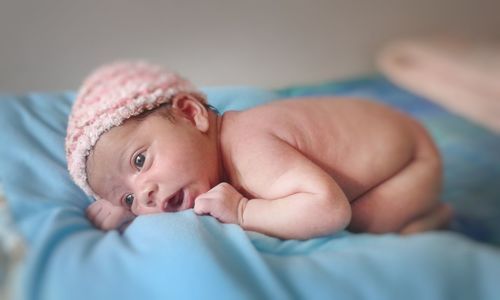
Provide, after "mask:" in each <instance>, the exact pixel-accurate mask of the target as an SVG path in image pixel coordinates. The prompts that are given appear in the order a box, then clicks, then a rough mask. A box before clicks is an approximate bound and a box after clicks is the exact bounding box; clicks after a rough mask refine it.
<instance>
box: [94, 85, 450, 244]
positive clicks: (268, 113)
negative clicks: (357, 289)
mask: <svg viewBox="0 0 500 300" xmlns="http://www.w3.org/2000/svg"><path fill="white" fill-rule="evenodd" d="M170 110H171V112H172V115H173V117H174V121H173V122H172V121H171V120H168V119H167V118H165V117H163V116H160V115H159V114H158V113H157V112H154V113H152V114H151V115H150V116H148V117H146V118H145V119H144V120H141V121H135V120H130V121H127V122H125V123H124V124H123V125H121V126H119V127H115V128H113V129H112V130H110V131H109V132H108V133H106V134H104V135H103V136H102V137H101V138H100V140H99V141H98V143H97V145H96V147H95V148H94V151H93V152H92V154H91V155H90V157H89V159H88V162H87V169H88V173H89V184H90V186H91V187H92V188H93V190H94V191H95V192H96V193H97V194H98V195H99V196H100V197H101V198H102V199H99V200H98V201H96V202H95V203H94V204H92V205H91V206H90V207H89V209H88V212H87V213H88V216H89V218H90V219H91V220H92V222H93V223H94V224H95V225H96V226H97V227H99V228H103V229H112V228H117V227H118V226H119V225H120V224H122V223H123V222H124V221H125V220H130V219H131V218H133V216H135V215H140V214H148V213H158V212H163V211H179V210H184V209H189V208H193V209H194V211H195V212H196V213H198V214H209V215H212V216H214V217H215V218H217V219H218V220H220V221H221V222H224V223H236V224H239V225H240V226H241V227H243V228H244V229H246V230H253V231H258V232H261V233H265V234H268V235H271V236H276V237H279V238H287V239H288V238H293V239H307V238H311V237H316V236H322V235H327V234H331V233H334V232H337V231H339V230H342V229H345V228H348V229H349V230H352V231H356V232H372V233H384V232H400V233H403V234H410V233H415V232H421V231H425V230H431V229H436V228H439V227H442V226H444V225H445V224H446V223H447V222H448V220H449V218H450V216H451V210H450V208H449V207H448V206H447V205H443V204H440V203H439V202H438V195H439V190H440V187H441V176H442V174H441V172H442V170H441V159H440V157H439V153H438V151H437V149H436V147H435V145H434V144H433V142H432V140H431V138H430V137H429V135H428V134H427V133H426V131H425V130H424V129H423V128H422V126H421V125H419V124H418V123H417V122H416V121H414V120H413V119H411V118H409V117H408V116H406V115H404V114H403V113H400V112H397V111H395V110H393V109H391V108H389V107H386V106H383V105H381V104H376V103H374V102H371V101H365V100H354V99H335V100H333V99H295V100H284V101H279V102H274V103H271V104H268V105H264V106H260V107H256V108H254V109H250V110H247V111H243V112H227V113H225V114H224V115H223V116H218V115H216V114H215V113H213V112H212V111H210V110H208V109H207V108H206V107H205V106H203V105H202V104H201V103H200V102H199V101H198V100H197V99H196V98H194V97H192V96H191V95H188V94H180V95H177V96H176V97H175V98H174V99H173V102H172V108H170ZM131 141H133V142H131ZM123 149H130V150H126V151H125V150H123ZM120 151H123V152H125V153H126V155H125V156H127V155H128V156H130V158H126V159H125V161H126V165H127V166H128V167H127V166H126V167H123V166H122V164H123V162H122V159H119V158H118V157H122V156H120V155H117V154H118V153H120ZM127 151H128V152H127ZM130 153H132V154H130ZM137 153H144V155H140V156H137ZM134 155H135V156H134ZM144 161H145V162H144ZM103 162H106V163H103ZM130 162H132V163H130ZM137 162H138V164H137ZM130 195H132V196H130ZM132 198H133V199H132ZM131 199H132V201H130V200H131Z"/></svg>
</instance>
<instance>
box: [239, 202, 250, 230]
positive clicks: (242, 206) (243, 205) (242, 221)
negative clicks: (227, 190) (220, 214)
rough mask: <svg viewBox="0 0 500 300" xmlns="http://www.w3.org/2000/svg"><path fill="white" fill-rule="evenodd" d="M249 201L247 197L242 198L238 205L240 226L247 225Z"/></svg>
mask: <svg viewBox="0 0 500 300" xmlns="http://www.w3.org/2000/svg"><path fill="white" fill-rule="evenodd" d="M247 203H248V199H247V198H245V197H242V198H241V199H240V202H239V203H238V224H239V225H240V226H241V227H243V226H244V224H245V218H244V214H245V208H246V207H247Z"/></svg>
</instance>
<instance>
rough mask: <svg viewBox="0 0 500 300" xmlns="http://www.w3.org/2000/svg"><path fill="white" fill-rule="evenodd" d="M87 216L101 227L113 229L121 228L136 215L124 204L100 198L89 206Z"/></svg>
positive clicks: (96, 225) (95, 224)
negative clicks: (120, 204) (117, 204)
mask: <svg viewBox="0 0 500 300" xmlns="http://www.w3.org/2000/svg"><path fill="white" fill-rule="evenodd" d="M87 218H89V220H90V221H91V222H92V224H94V226H95V227H97V228H99V229H102V230H112V229H119V228H120V227H121V226H122V225H124V224H125V223H127V222H128V221H131V220H133V219H134V218H135V215H134V214H133V213H131V212H130V211H129V210H128V209H125V208H124V207H122V206H116V205H113V204H112V203H111V202H109V201H106V200H101V199H99V200H96V201H95V202H94V203H92V204H91V205H90V206H89V207H88V208H87Z"/></svg>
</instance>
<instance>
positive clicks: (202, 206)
mask: <svg viewBox="0 0 500 300" xmlns="http://www.w3.org/2000/svg"><path fill="white" fill-rule="evenodd" d="M210 200H211V199H210V198H205V197H198V198H196V199H195V200H194V207H193V209H194V212H195V213H196V214H198V215H206V214H210V202H211V201H210Z"/></svg>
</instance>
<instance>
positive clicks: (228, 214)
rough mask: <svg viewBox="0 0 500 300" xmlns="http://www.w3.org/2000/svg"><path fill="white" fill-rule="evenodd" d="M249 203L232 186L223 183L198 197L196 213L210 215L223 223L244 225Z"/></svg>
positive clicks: (195, 205)
mask: <svg viewBox="0 0 500 300" xmlns="http://www.w3.org/2000/svg"><path fill="white" fill-rule="evenodd" d="M247 201H248V199H246V198H245V197H243V196H242V195H241V194H240V193H239V192H238V191H237V190H236V189H235V188H234V187H233V186H232V185H230V184H229V183H225V182H222V183H220V184H218V185H216V186H215V187H213V188H212V189H211V190H210V191H208V192H206V193H204V194H201V195H199V196H198V197H196V199H195V202H194V212H195V213H197V214H199V215H204V214H209V215H211V216H212V217H214V218H216V219H217V220H219V221H220V222H222V223H233V224H239V225H243V211H244V210H245V206H246V203H247Z"/></svg>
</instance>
